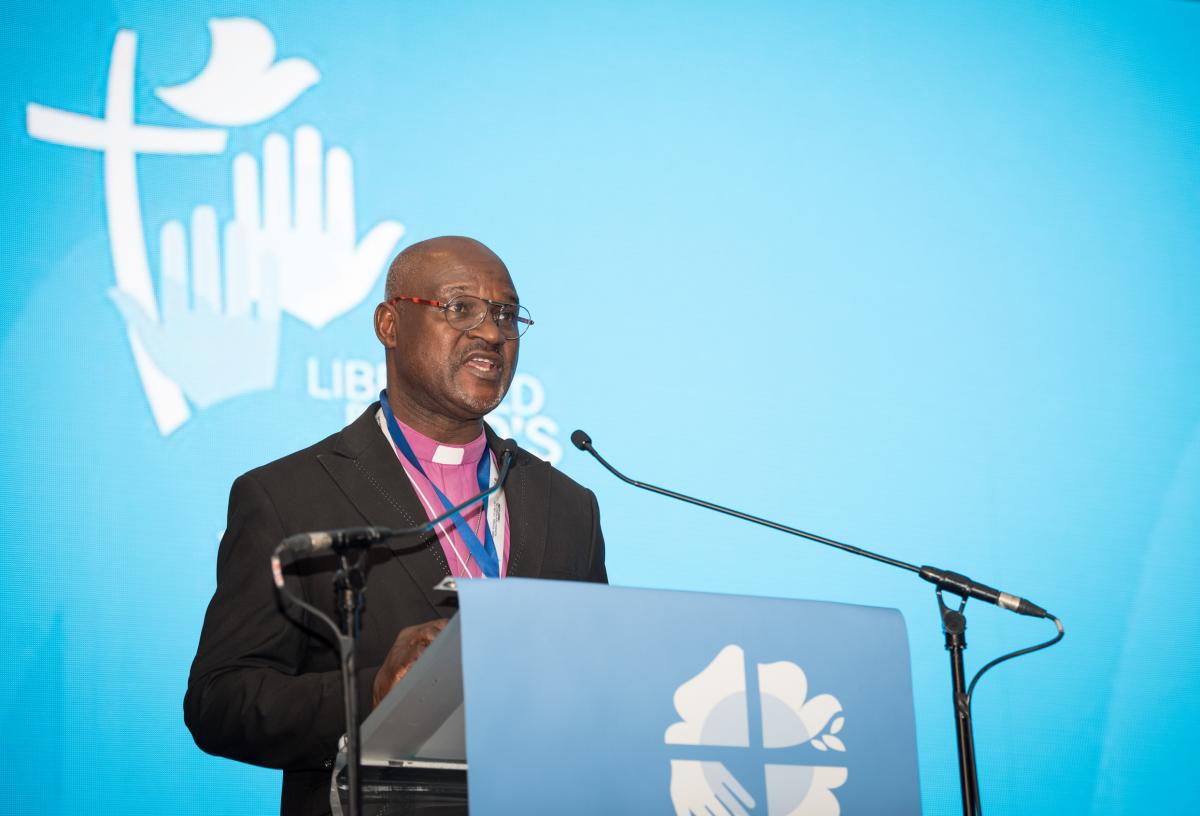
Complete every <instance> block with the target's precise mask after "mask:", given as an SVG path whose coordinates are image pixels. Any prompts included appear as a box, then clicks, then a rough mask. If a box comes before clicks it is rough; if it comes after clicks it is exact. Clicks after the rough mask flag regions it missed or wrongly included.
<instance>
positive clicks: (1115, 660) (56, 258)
mask: <svg viewBox="0 0 1200 816" xmlns="http://www.w3.org/2000/svg"><path fill="white" fill-rule="evenodd" d="M4 17H5V21H4V22H5V25H4V26H3V27H2V29H0V38H2V43H0V44H2V46H3V47H2V48H0V60H2V61H3V68H4V75H5V76H6V77H8V78H9V81H8V82H6V83H5V84H4V85H3V88H2V89H0V95H2V99H3V106H2V107H0V116H2V117H3V136H4V149H5V155H6V156H7V157H8V159H7V160H6V163H5V182H4V183H5V187H4V192H5V195H4V200H3V204H2V205H0V206H2V207H3V218H2V219H0V223H2V226H0V230H2V231H3V232H2V233H0V238H2V239H3V247H4V252H5V256H6V258H5V264H4V267H3V273H2V275H3V278H2V281H3V293H4V297H3V301H2V303H0V361H2V369H0V370H2V371H3V372H4V381H5V383H6V387H5V388H4V389H3V392H2V394H0V427H3V434H2V436H0V445H2V446H3V447H2V449H0V456H2V460H3V462H4V465H3V467H4V484H5V490H4V498H3V502H2V504H0V507H2V512H3V532H4V534H5V537H6V540H7V544H6V546H4V547H3V548H0V574H2V575H3V579H4V581H3V588H2V589H0V603H2V605H3V608H4V610H5V614H4V615H3V616H2V617H0V655H3V658H2V659H3V675H4V683H3V691H2V696H0V733H3V735H4V736H3V739H4V745H5V748H6V751H5V754H6V763H7V766H8V773H9V778H10V779H14V780H18V782H17V783H16V784H15V785H12V786H10V790H9V793H8V794H7V795H6V798H7V801H9V802H10V806H11V807H12V808H13V810H14V811H16V812H35V811H36V812H42V813H77V812H85V813H87V812H91V813H95V812H118V811H119V812H124V813H130V814H140V813H146V814H150V813H228V814H233V813H265V812H270V811H271V810H273V809H274V808H276V807H277V792H278V774H277V773H276V772H272V771H265V770H260V769H254V768H249V767H245V766H241V765H237V764H234V763H232V762H228V761H225V760H221V759H215V758H211V757H208V756H206V755H204V754H202V753H201V752H199V751H198V750H197V749H196V748H195V746H194V745H193V744H192V741H191V739H190V737H189V735H188V733H187V731H186V730H185V728H184V726H183V723H182V712H181V700H182V696H183V690H184V686H185V681H186V675H187V670H188V667H189V663H190V660H191V657H192V655H193V653H194V648H195V644H196V639H197V635H198V631H199V626H200V621H201V616H202V614H203V611H204V608H205V605H206V603H207V600H208V597H209V596H210V594H211V592H212V589H213V582H214V559H215V553H216V547H217V542H218V539H219V536H220V534H221V532H222V527H223V524H224V512H225V503H226V498H227V490H228V486H229V484H230V482H231V481H232V479H233V478H234V477H235V476H236V475H237V474H239V473H241V472H243V471H245V470H246V469H248V468H250V467H253V466H255V465H258V464H261V463H262V462H265V461H267V460H269V459H272V458H274V457H277V456H279V455H282V454H284V453H286V452H289V451H291V450H294V449H296V448H299V447H301V446H304V445H307V444H309V443H311V442H313V441H315V440H316V439H319V438H321V437H323V436H325V435H327V434H329V433H332V432H334V431H336V430H337V429H338V428H340V427H341V426H342V424H343V423H344V421H345V419H346V417H347V416H348V415H354V414H356V413H357V412H358V410H360V408H361V406H362V404H363V403H364V402H365V401H367V400H369V399H370V398H371V397H370V395H371V394H373V393H374V392H375V391H376V390H377V385H378V382H377V381H378V378H379V372H378V364H379V362H380V360H381V355H380V351H379V348H378V345H377V343H376V341H375V339H374V336H373V333H372V331H371V328H370V315H371V312H372V308H373V306H374V304H375V303H376V302H377V301H378V299H379V297H380V295H381V291H382V279H381V277H380V274H379V273H380V272H381V271H382V268H383V264H384V263H385V262H386V259H387V257H388V256H389V255H390V254H391V253H392V252H393V251H394V250H395V249H397V248H399V247H401V246H403V245H404V244H406V243H407V242H410V241H413V240H419V239H421V238H425V237H429V236H432V235H437V234H444V233H462V234H467V235H472V236H475V237H478V238H480V239H481V240H483V241H485V242H486V243H488V244H489V245H491V246H492V247H493V248H494V249H495V250H496V251H497V252H498V253H499V254H500V255H501V257H503V258H504V259H505V260H506V261H507V262H508V264H509V267H510V269H511V270H512V273H513V276H514V278H515V280H516V281H517V284H518V286H519V287H520V290H521V296H522V301H523V302H524V303H527V304H528V305H529V306H530V308H531V310H532V312H533V316H534V318H535V319H536V320H537V325H536V326H535V327H534V328H533V329H532V330H531V331H530V333H529V334H528V335H527V336H526V338H525V339H524V340H523V341H522V356H521V367H520V370H521V372H522V373H521V375H520V376H519V379H518V381H517V382H516V384H515V386H514V390H513V392H512V394H511V395H510V397H509V399H508V401H507V402H506V403H505V405H504V406H502V408H501V409H500V410H499V411H498V412H497V414H496V415H495V417H494V419H495V421H496V425H497V427H498V429H500V430H501V431H502V432H507V433H511V434H512V435H514V436H515V437H516V438H517V439H518V440H519V441H520V442H521V443H522V444H524V445H526V446H527V447H529V448H530V449H532V450H534V451H535V452H537V453H539V454H541V455H543V456H545V457H546V458H549V459H550V460H551V461H553V462H555V463H556V464H558V465H559V466H560V467H561V468H562V469H563V470H565V471H566V472H567V473H569V474H571V475H572V476H574V477H575V478H577V479H578V480H580V481H582V482H584V483H585V484H588V485H589V486H591V487H593V488H594V489H595V490H596V492H597V493H598V495H599V498H600V502H601V507H602V509H603V513H604V528H605V533H606V537H607V540H608V544H609V572H610V576H611V578H612V581H613V582H614V583H618V584H623V585H628V586H645V587H664V588H680V589H694V590H705V591H716V592H727V593H746V594H758V595H773V596H782V597H797V598H817V599H825V600H835V601H849V602H859V603H870V604H875V605H882V606H895V607H898V608H900V609H901V610H902V611H903V613H904V615H905V617H906V620H907V625H908V630H909V639H910V643H911V647H912V656H913V681H914V689H915V708H916V716H917V733H918V741H919V753H920V766H921V783H922V796H923V801H924V805H925V808H926V810H927V811H928V812H931V813H947V812H952V811H954V810H955V808H956V807H957V797H958V792H957V778H956V772H955V765H954V761H953V756H954V736H953V729H952V720H951V716H950V712H949V700H948V697H949V690H948V681H947V678H946V672H945V662H946V656H945V653H944V650H943V648H942V640H941V635H940V632H939V628H938V620H937V616H936V612H935V606H934V601H933V597H932V592H931V591H930V589H929V588H928V587H927V586H926V585H923V584H921V583H920V582H917V581H915V580H914V579H912V578H910V577H909V576H906V575H904V574H901V573H896V572H893V571H890V570H887V569H885V568H883V567H880V566H877V565H873V564H871V563H867V562H860V561H857V560H854V559H850V558H847V557H845V556H843V555H840V554H838V553H835V552H831V551H825V550H823V549H821V548H819V547H816V546H815V545H808V544H805V543H804V542H799V541H796V540H792V539H788V538H785V537H781V536H778V535H775V534H772V533H769V532H768V531H765V530H758V529H752V528H748V527H747V526H745V525H739V524H738V523H735V522H734V521H732V520H727V519H723V518H719V517H714V516H712V515H708V514H703V513H702V512H701V511H698V510H694V509H692V508H688V507H684V506H675V505H672V504H669V503H665V502H664V501H662V500H659V499H656V498H654V497H652V496H649V495H646V494H641V493H637V492H634V491H631V490H630V489H628V488H625V487H623V486H622V485H620V484H619V483H617V482H615V481H614V480H612V479H611V477H608V476H607V474H605V473H603V472H602V471H601V470H600V469H599V468H598V467H597V466H596V465H595V464H594V463H593V462H591V461H589V460H587V459H586V458H584V457H583V456H582V455H581V454H578V453H576V452H575V451H574V450H573V449H571V448H570V445H569V442H568V441H567V437H568V435H569V433H570V431H571V430H572V429H573V428H575V427H582V428H585V429H587V430H588V431H589V432H590V433H591V435H592V436H593V438H594V439H595V442H596V445H597V447H598V448H599V449H600V450H601V451H602V452H604V453H605V454H606V455H608V456H609V457H610V458H611V459H612V460H613V461H614V462H616V463H617V464H618V465H619V466H621V467H622V468H624V469H626V470H628V472H630V473H631V474H634V475H636V476H638V477H640V478H644V479H646V480H648V481H652V482H658V483H665V484H670V485H672V486H675V487H677V488H679V489H681V490H684V491H690V492H695V493H698V494H701V495H704V496H707V497H711V498H714V499H718V500H722V501H724V502H726V503H728V504H732V505H735V506H739V507H745V508H747V509H748V510H750V511H753V512H756V513H759V514H762V515H766V516H771V517H775V518H779V519H781V520H784V521H787V522H790V523H794V524H797V525H800V526H802V527H806V528H807V529H811V530H814V531H817V532H822V533H825V534H829V535H832V536H835V537H839V538H842V539H843V540H847V541H850V542H852V543H856V544H860V545H863V546H868V547H874V548H877V549H880V550H883V551H886V552H889V553H891V554H893V555H895V556H897V557H899V558H903V559H906V560H910V561H917V562H925V563H933V564H937V565H943V566H950V567H955V568H957V569H959V570H960V571H963V572H966V573H968V574H971V575H973V576H975V577H977V578H980V579H986V580H988V581H989V582H992V583H995V584H997V585H1000V586H1002V587H1005V588H1008V589H1010V590H1012V591H1015V592H1018V593H1020V594H1024V595H1027V596H1029V597H1031V598H1033V599H1035V600H1037V601H1039V602H1041V603H1043V604H1044V605H1046V606H1047V607H1049V608H1051V609H1052V611H1054V612H1055V613H1056V614H1058V615H1060V616H1061V617H1062V618H1063V620H1064V621H1065V622H1066V625H1067V638H1066V640H1065V641H1064V642H1063V643H1062V644H1061V645H1060V646H1058V647H1056V648H1055V649H1053V650H1050V651H1048V652H1042V653H1039V654H1037V655H1034V656H1032V657H1029V658H1025V659H1023V660H1021V661H1018V662H1017V663H1015V664H1010V665H1005V666H1003V667H1001V668H1000V669H997V670H996V672H995V674H994V676H990V677H989V678H988V679H987V680H986V681H984V682H983V684H982V686H981V688H980V691H979V692H978V694H977V700H976V717H977V724H976V730H977V738H978V750H979V755H980V777H981V784H982V791H983V798H984V802H985V803H986V804H988V805H989V806H990V808H991V809H993V810H1004V811H1009V812H1021V813H1029V814H1033V813H1045V814H1052V813H1063V812H1074V813H1080V812H1091V813H1097V814H1110V813H1111V814H1117V813H1129V812H1159V811H1170V812H1184V811H1187V810H1188V809H1189V806H1190V808H1191V809H1195V807H1196V806H1197V805H1200V794H1197V793H1196V791H1195V789H1194V787H1192V786H1189V785H1181V784H1180V780H1179V779H1178V778H1176V774H1183V773H1189V772H1190V771H1191V769H1192V768H1193V767H1194V765H1195V763H1196V761H1197V759H1198V757H1200V752H1198V751H1197V749H1196V748H1195V747H1194V743H1193V740H1192V738H1191V730H1192V728H1194V727H1195V726H1196V725H1198V724H1200V711H1198V705H1200V704H1198V703H1197V699H1198V696H1200V695H1198V694H1197V692H1200V679H1197V678H1198V677H1200V672H1198V669H1200V614H1198V613H1200V610H1198V608H1197V607H1198V601H1197V600H1196V594H1195V592H1194V591H1193V587H1194V586H1195V584H1196V582H1197V580H1198V579H1200V501H1198V499H1200V323H1198V321H1197V315H1198V314H1200V277H1198V275H1197V269H1198V264H1200V228H1198V225H1200V160H1198V159H1200V157H1198V149H1200V138H1198V134H1200V81H1198V80H1197V77H1200V49H1198V48H1197V37H1198V35H1200V4H1196V3H1190V2H1180V1H1177V0H1143V1H1142V2H1132V0H1131V1H1130V2H1097V0H1090V1H1089V2H1071V3H1067V2H1064V3H1054V4H1049V3H1043V2H1033V1H1032V0H1030V1H1029V2H1020V1H1019V0H1013V1H1012V2H1006V3H986V2H975V3H961V2H920V3H897V2H884V1H883V0H879V2H866V1H865V0H853V1H852V2H839V3H778V4H774V3H766V2H762V3H727V4H718V3H708V4H696V3H678V4H673V3H655V4H642V3H603V4H560V3H523V4H511V5H500V4H491V3H463V2H447V3H437V4H424V3H386V2H378V3H365V2H364V3H355V4H344V5H341V6H337V7H336V8H334V7H332V6H330V5H328V4H323V3H302V2H291V3H286V4H284V3H266V2H251V0H246V2H213V3H190V4H186V5H182V4H162V3H149V2H114V3H109V4H100V5H98V4H80V3H59V4H54V5H35V4H31V5H28V6H27V7H25V8H22V9H11V8H10V9H7V10H6V11H5V12H4ZM971 609H973V610H974V611H973V613H972V615H971V618H970V622H971V623H970V627H971V628H970V630H969V632H968V639H969V643H970V649H969V652H968V658H969V665H971V666H973V667H977V666H978V665H981V663H982V662H983V661H984V660H985V659H987V658H990V657H992V656H994V655H996V654H998V653H1000V652H1001V651H1006V650H1008V649H1011V648H1016V647H1017V646H1020V645H1024V644H1027V643H1030V642H1033V641H1035V640H1038V639H1042V638H1044V637H1046V636H1048V635H1049V634H1050V632H1049V631H1048V626H1046V625H1045V624H1039V623H1037V622H1034V621H1031V620H1029V619H1024V618H1017V617H1016V616H1012V615H1008V614H1007V613H1004V612H1001V611H999V610H995V609H992V608H984V607H982V606H975V605H972V607H971ZM1185 778H1186V777H1185ZM664 801H665V800H664ZM666 808H667V806H666V805H665V804H664V812H666Z"/></svg>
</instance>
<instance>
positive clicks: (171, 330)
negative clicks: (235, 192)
mask: <svg viewBox="0 0 1200 816" xmlns="http://www.w3.org/2000/svg"><path fill="white" fill-rule="evenodd" d="M161 244H162V294H161V299H160V300H161V302H160V303H159V304H158V305H159V314H160V315H161V319H159V320H156V319H155V318H154V317H152V316H151V315H150V314H148V313H147V311H146V310H145V309H143V308H142V306H141V304H140V303H138V301H137V300H135V299H134V298H132V297H131V296H130V295H129V294H128V293H127V292H125V291H124V290H123V289H119V288H113V289H110V290H109V291H108V294H109V297H111V298H112V300H113V303H115V304H116V306H117V308H118V309H119V310H120V312H121V314H122V316H123V317H124V318H125V322H126V323H127V324H128V325H129V326H130V327H131V328H133V329H134V330H136V331H137V334H138V336H140V337H141V338H142V341H143V342H144V343H145V345H146V351H147V352H148V353H149V354H150V356H151V357H152V358H153V360H154V362H155V364H156V365H157V366H158V367H159V368H161V369H162V371H163V373H165V374H166V375H167V376H169V377H170V378H171V379H172V380H174V381H175V382H177V383H179V386H180V387H181V388H182V389H183V392H184V394H186V395H187V397H188V399H190V400H191V401H192V402H194V403H195V404H196V405H198V406H199V407H201V408H206V407H208V406H209V405H212V404H213V403H216V402H220V401H222V400H225V399H229V398H230V397H234V396H237V395H239V394H245V393H247V392H250V391H259V390H263V389H267V388H271V387H272V386H274V385H275V373H276V365H277V362H278V358H279V302H278V283H277V280H276V277H277V276H276V274H275V271H274V269H273V264H272V263H271V261H270V259H265V260H264V262H263V264H262V268H261V271H260V269H259V263H258V259H257V257H256V256H255V255H254V254H253V253H252V251H251V250H250V248H249V245H248V242H247V240H246V236H245V235H244V233H243V230H242V227H241V226H240V225H239V224H237V223H236V222H230V223H228V224H226V225H225V235H224V244H225V257H224V272H225V280H224V295H225V303H224V308H222V303H221V294H222V281H221V266H222V264H221V261H220V258H219V253H220V247H219V242H218V239H217V218H216V213H215V212H214V211H213V209H212V208H211V207H197V208H196V209H195V210H194V211H193V212H192V236H191V294H192V302H191V304H190V305H189V303H188V272H189V268H188V267H189V264H188V257H187V256H188V242H187V239H186V238H185V236H184V231H183V225H182V224H180V223H179V222H178V221H168V222H167V223H166V224H164V225H163V228H162V232H161ZM255 284H257V285H255ZM254 288H257V290H258V296H257V309H252V306H253V305H254V300H255V299H254V297H253V296H252V289H254Z"/></svg>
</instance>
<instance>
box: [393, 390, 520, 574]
mask: <svg viewBox="0 0 1200 816" xmlns="http://www.w3.org/2000/svg"><path fill="white" fill-rule="evenodd" d="M378 419H379V427H380V428H381V429H382V430H383V433H384V436H386V437H387V438H388V442H390V443H391V445H392V450H394V451H395V452H396V458H397V459H399V460H400V464H401V466H402V467H403V468H404V472H405V473H407V474H408V478H409V481H411V482H412V486H413V490H414V491H416V494H417V497H418V498H419V499H420V500H421V504H422V505H423V506H424V507H425V514H426V517H427V518H431V519H432V518H436V517H437V516H440V515H441V514H442V513H444V512H445V507H444V506H443V505H442V502H441V499H439V498H438V495H437V493H436V492H434V490H433V487H432V485H431V484H430V481H432V482H433V484H436V485H437V486H438V488H440V489H441V491H442V493H444V494H445V496H446V498H447V499H449V500H450V502H451V506H453V505H457V504H461V503H462V502H464V501H466V500H467V499H469V498H471V497H472V496H474V495H475V494H477V493H478V492H479V481H478V467H479V458H480V457H481V456H484V455H486V456H489V457H490V458H491V460H492V463H491V468H490V470H489V473H490V474H491V479H492V480H493V481H494V480H495V478H496V466H497V465H496V458H495V457H494V456H492V453H491V451H490V450H488V447H487V437H486V436H485V435H484V434H482V433H481V434H479V437H478V438H477V439H475V440H472V441H471V442H468V443H467V444H465V445H447V444H444V443H442V442H438V441H437V440H436V439H433V438H431V437H428V436H425V435H424V434H423V433H421V432H420V431H417V430H414V429H413V428H410V427H409V426H408V425H405V424H404V423H403V422H400V421H399V420H396V423H397V424H398V425H399V426H400V430H401V431H403V432H404V438H405V439H407V440H408V444H409V445H410V446H411V447H412V450H413V453H414V454H415V455H416V457H417V461H419V462H420V463H421V468H422V469H423V470H424V471H425V476H422V475H421V472H420V471H418V470H417V469H416V468H415V467H413V466H412V465H411V464H409V461H408V460H407V459H405V458H404V454H402V453H400V450H399V448H397V447H396V443H395V442H394V441H393V440H392V435H391V434H390V433H389V432H388V428H387V423H386V422H385V421H384V420H383V412H382V411H380V412H379V416H378ZM426 477H428V478H426ZM497 503H498V504H497ZM505 505H506V503H505V501H504V495H503V491H501V492H500V493H493V494H492V495H491V496H490V497H489V498H488V503H487V509H488V515H490V516H492V538H493V541H494V543H495V545H496V553H497V555H498V556H499V560H500V575H501V576H504V575H507V574H508V552H509V547H508V542H509V535H508V532H509V527H508V508H507V507H506V506H505ZM497 510H498V511H499V512H498V513H497ZM462 516H463V520H464V521H466V523H467V524H468V525H470V527H471V529H472V530H474V531H475V535H477V536H478V537H479V540H480V541H481V542H482V541H483V540H484V525H485V524H486V523H487V521H486V519H485V518H484V511H483V505H482V504H476V505H474V506H472V507H469V508H467V509H466V510H464V511H463V512H462ZM437 536H438V541H439V542H441V545H442V552H443V554H445V556H446V563H447V564H449V565H450V574H451V575H453V576H455V577H456V578H481V577H483V570H481V569H480V567H479V565H478V564H477V563H476V562H475V559H474V558H473V557H472V556H471V551H470V550H469V549H468V548H467V544H466V542H465V541H464V540H463V537H462V534H461V533H459V531H458V530H456V529H455V527H454V523H453V522H451V521H445V522H443V523H441V524H439V525H438V526H437Z"/></svg>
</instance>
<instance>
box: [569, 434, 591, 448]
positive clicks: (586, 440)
mask: <svg viewBox="0 0 1200 816" xmlns="http://www.w3.org/2000/svg"><path fill="white" fill-rule="evenodd" d="M571 444H573V445H574V446H575V447H577V448H579V449H580V450H581V451H586V450H587V449H588V446H590V445H591V444H592V438H591V437H590V436H588V435H587V434H586V433H584V432H583V431H579V430H576V431H572V433H571Z"/></svg>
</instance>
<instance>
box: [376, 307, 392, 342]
mask: <svg viewBox="0 0 1200 816" xmlns="http://www.w3.org/2000/svg"><path fill="white" fill-rule="evenodd" d="M375 336H376V337H378V338H379V342H380V343H383V347H384V348H390V349H392V348H395V347H396V312H395V311H393V310H392V309H391V308H390V307H389V306H388V305H387V304H386V303H380V304H379V305H378V306H376V307H375Z"/></svg>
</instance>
